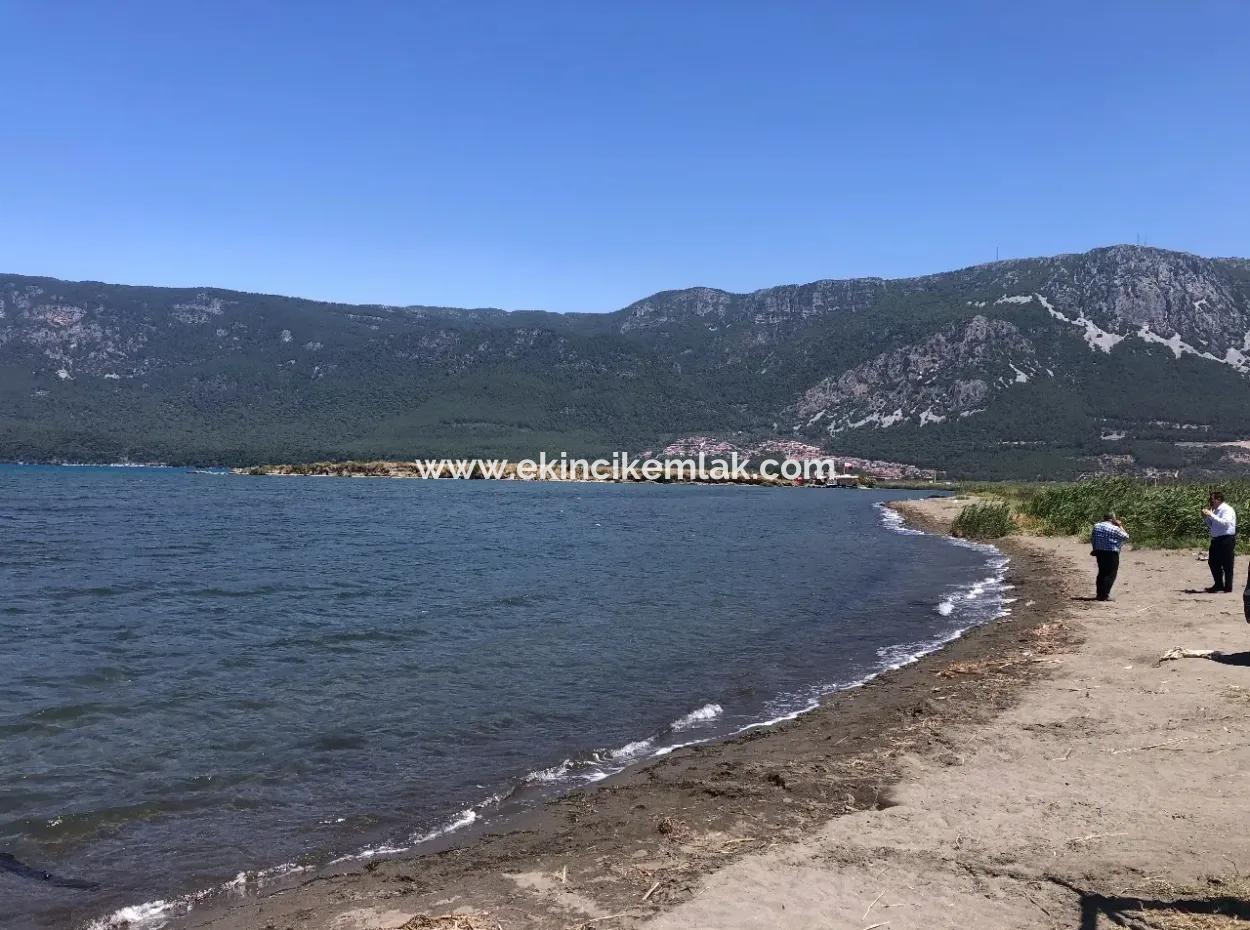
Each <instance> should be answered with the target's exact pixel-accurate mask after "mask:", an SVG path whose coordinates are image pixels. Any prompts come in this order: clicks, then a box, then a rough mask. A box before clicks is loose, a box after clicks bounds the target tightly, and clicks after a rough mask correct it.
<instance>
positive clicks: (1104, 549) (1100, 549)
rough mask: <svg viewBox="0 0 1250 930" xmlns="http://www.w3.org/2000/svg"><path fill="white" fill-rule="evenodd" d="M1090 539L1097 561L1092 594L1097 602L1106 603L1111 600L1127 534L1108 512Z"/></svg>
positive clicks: (1114, 516)
mask: <svg viewBox="0 0 1250 930" xmlns="http://www.w3.org/2000/svg"><path fill="white" fill-rule="evenodd" d="M1090 539H1091V540H1092V542H1093V545H1094V558H1096V559H1097V560H1098V579H1097V581H1095V582H1094V593H1095V595H1096V596H1097V599H1098V600H1100V601H1107V600H1110V599H1111V586H1112V585H1113V584H1115V576H1116V575H1117V574H1119V571H1120V547H1121V546H1123V545H1124V540H1126V539H1128V533H1126V532H1124V526H1123V524H1121V523H1120V521H1119V520H1118V519H1116V515H1115V514H1114V513H1112V512H1110V511H1108V512H1107V513H1106V514H1105V515H1104V516H1103V518H1102V521H1101V522H1100V523H1095V524H1094V531H1093V532H1092V533H1091V534H1090Z"/></svg>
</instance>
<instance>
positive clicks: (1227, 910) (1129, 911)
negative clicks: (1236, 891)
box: [1057, 881, 1250, 930]
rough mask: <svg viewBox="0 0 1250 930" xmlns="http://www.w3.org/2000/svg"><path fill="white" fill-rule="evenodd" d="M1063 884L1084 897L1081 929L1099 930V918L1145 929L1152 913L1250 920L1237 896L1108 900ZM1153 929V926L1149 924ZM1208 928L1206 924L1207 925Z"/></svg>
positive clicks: (1249, 906) (1247, 906)
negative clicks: (1204, 915)
mask: <svg viewBox="0 0 1250 930" xmlns="http://www.w3.org/2000/svg"><path fill="white" fill-rule="evenodd" d="M1057 883H1058V884H1060V885H1063V886H1064V887H1066V888H1068V889H1069V890H1071V891H1075V892H1076V893H1077V894H1078V895H1080V897H1081V923H1080V927H1079V930H1099V918H1100V917H1105V918H1106V921H1104V922H1103V924H1104V925H1105V924H1106V923H1108V922H1109V923H1111V924H1112V925H1113V926H1117V927H1145V926H1147V925H1146V924H1144V923H1142V918H1143V917H1146V916H1147V915H1149V913H1150V912H1151V911H1162V912H1168V913H1170V914H1173V915H1179V914H1210V915H1219V916H1221V917H1231V918H1234V919H1236V920H1246V919H1248V918H1250V901H1246V900H1245V899H1244V898H1239V897H1236V896H1234V895H1231V894H1230V895H1221V894H1211V895H1208V896H1206V897H1192V898H1174V899H1172V900H1170V901H1166V900H1162V899H1156V898H1126V897H1109V896H1106V895H1101V894H1095V893H1094V892H1092V891H1083V890H1082V889H1080V888H1077V887H1076V886H1075V885H1072V884H1069V883H1068V882H1065V881H1058V882H1057ZM1150 926H1154V924H1153V923H1152V924H1150ZM1204 926H1205V924H1204Z"/></svg>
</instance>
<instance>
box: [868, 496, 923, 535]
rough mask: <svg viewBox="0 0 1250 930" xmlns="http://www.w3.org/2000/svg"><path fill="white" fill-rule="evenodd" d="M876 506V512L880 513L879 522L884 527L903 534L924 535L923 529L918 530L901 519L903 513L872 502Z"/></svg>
mask: <svg viewBox="0 0 1250 930" xmlns="http://www.w3.org/2000/svg"><path fill="white" fill-rule="evenodd" d="M873 506H874V507H876V508H877V512H878V513H879V514H880V515H881V523H882V525H883V526H885V528H886V529H889V530H893V531H894V532H895V533H901V534H902V535H903V536H924V535H926V534H925V531H924V530H918V529H916V528H915V527H911V526H908V525H907V521H905V520H904V519H903V515H902V514H901V513H899V512H898V511H897V510H895V509H894V508H892V507H890V506H888V505H886V504H883V503H876V504H873Z"/></svg>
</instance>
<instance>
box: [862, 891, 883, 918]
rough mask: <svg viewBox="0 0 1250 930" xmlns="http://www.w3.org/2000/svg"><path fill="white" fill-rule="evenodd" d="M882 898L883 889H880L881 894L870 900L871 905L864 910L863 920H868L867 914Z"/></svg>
mask: <svg viewBox="0 0 1250 930" xmlns="http://www.w3.org/2000/svg"><path fill="white" fill-rule="evenodd" d="M884 897H885V889H882V891H881V894H879V895H877V896H876V897H875V898H873V899H872V904H869V905H868V907H866V908H864V918H863V919H864V920H867V919H868V914H869V913H870V912H871V911H872V909H873V908H874V907H876V906H877V902H878V901H880V900H881V899H882V898H884Z"/></svg>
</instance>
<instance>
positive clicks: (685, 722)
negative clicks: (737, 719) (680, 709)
mask: <svg viewBox="0 0 1250 930" xmlns="http://www.w3.org/2000/svg"><path fill="white" fill-rule="evenodd" d="M724 712H725V708H723V707H721V706H720V705H719V704H704V705H703V706H702V707H700V708H698V709H697V710H692V711H691V712H690V713H688V714H686V715H685V716H684V717H678V718H677V719H676V720H674V721H673V722H672V724H671V725H670V729H672V730H676V731H681V730H689V729H690V728H692V727H697V726H699V725H700V724H704V723H707V722H708V721H710V720H715V719H716V718H718V717H719V716H720V715H721V714H723V713H724Z"/></svg>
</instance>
